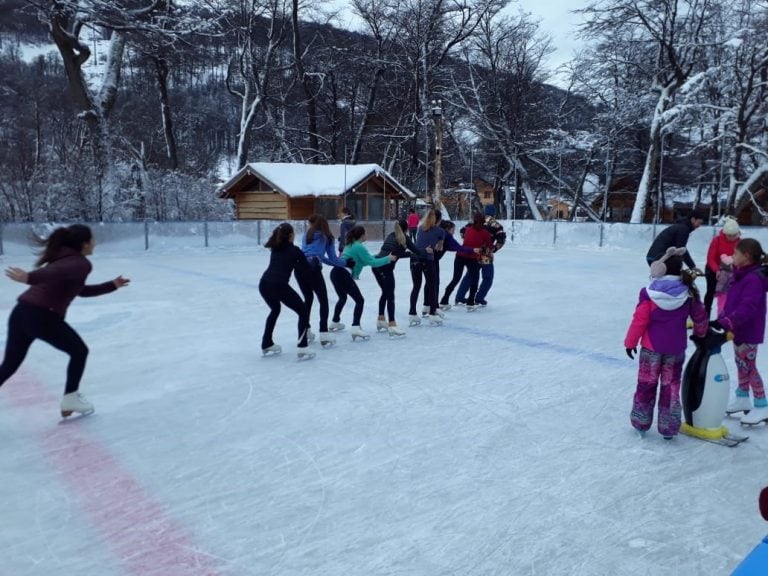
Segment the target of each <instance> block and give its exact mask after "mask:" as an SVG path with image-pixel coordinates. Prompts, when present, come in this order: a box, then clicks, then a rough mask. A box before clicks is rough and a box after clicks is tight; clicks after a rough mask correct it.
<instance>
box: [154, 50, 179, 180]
mask: <svg viewBox="0 0 768 576" xmlns="http://www.w3.org/2000/svg"><path fill="white" fill-rule="evenodd" d="M152 60H153V62H154V63H155V78H156V79H157V89H158V91H159V93H160V115H161V117H162V119H163V135H164V136H165V153H166V156H167V157H168V163H169V167H170V169H171V170H176V169H177V168H178V167H179V154H178V149H177V147H176V137H175V135H174V133H173V117H172V115H171V102H170V99H169V98H168V63H167V62H166V61H165V59H163V58H158V57H153V58H152Z"/></svg>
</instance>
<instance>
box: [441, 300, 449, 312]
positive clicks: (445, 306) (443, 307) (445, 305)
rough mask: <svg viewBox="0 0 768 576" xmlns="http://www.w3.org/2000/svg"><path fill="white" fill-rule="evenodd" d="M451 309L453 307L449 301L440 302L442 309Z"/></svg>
mask: <svg viewBox="0 0 768 576" xmlns="http://www.w3.org/2000/svg"><path fill="white" fill-rule="evenodd" d="M450 309H451V305H450V304H448V303H447V302H446V303H445V304H440V310H446V311H447V310H450Z"/></svg>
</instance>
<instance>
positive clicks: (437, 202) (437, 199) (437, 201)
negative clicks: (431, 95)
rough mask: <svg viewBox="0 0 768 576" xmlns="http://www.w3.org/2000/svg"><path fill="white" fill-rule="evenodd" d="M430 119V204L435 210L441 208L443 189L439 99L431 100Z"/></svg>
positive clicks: (441, 108) (441, 114)
mask: <svg viewBox="0 0 768 576" xmlns="http://www.w3.org/2000/svg"><path fill="white" fill-rule="evenodd" d="M432 120H433V122H434V123H435V192H434V194H433V195H432V204H433V206H434V208H435V209H436V210H440V209H442V205H443V202H442V197H441V193H442V189H443V181H442V179H443V166H442V163H443V155H442V148H443V103H442V101H441V100H432Z"/></svg>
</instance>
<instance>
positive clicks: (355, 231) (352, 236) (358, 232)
mask: <svg viewBox="0 0 768 576" xmlns="http://www.w3.org/2000/svg"><path fill="white" fill-rule="evenodd" d="M363 236H365V228H363V227H362V226H360V225H359V224H358V225H357V226H352V229H351V230H350V231H349V232H347V237H346V238H344V243H345V244H352V242H357V241H358V240H360V238H362V237H363Z"/></svg>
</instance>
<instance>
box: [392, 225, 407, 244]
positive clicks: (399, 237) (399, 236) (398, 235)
mask: <svg viewBox="0 0 768 576" xmlns="http://www.w3.org/2000/svg"><path fill="white" fill-rule="evenodd" d="M395 240H396V241H397V243H398V244H400V246H402V247H403V248H405V247H406V246H407V245H408V242H407V240H406V238H405V232H403V229H402V228H401V227H400V222H396V223H395Z"/></svg>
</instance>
